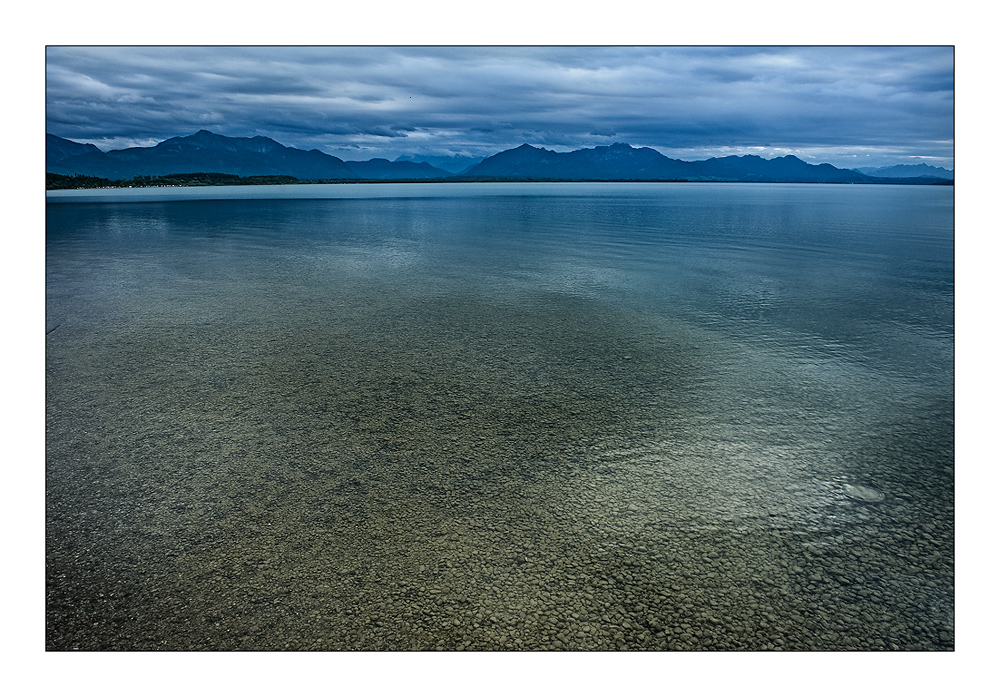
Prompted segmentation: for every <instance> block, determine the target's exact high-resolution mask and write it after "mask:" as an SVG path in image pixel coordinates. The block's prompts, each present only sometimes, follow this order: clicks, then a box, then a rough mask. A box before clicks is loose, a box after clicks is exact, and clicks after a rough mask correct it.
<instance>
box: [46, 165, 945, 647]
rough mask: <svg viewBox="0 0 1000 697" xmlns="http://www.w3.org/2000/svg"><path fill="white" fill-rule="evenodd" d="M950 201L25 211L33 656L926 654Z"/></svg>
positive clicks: (125, 200)
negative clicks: (39, 631)
mask: <svg viewBox="0 0 1000 697" xmlns="http://www.w3.org/2000/svg"><path fill="white" fill-rule="evenodd" d="M953 193H954V192H953V189H952V188H951V187H932V186H848V185H839V186H838V185H815V184H806V185H793V184H788V185H784V184H655V183H646V184H626V183H587V184H578V183H565V184H556V183H551V184H377V185H329V186H325V185H312V186H306V185H303V186H283V187H233V188H227V187H212V188H200V189H199V188H194V189H180V188H178V189H132V190H117V191H116V190H107V191H86V192H80V191H75V192H49V194H48V202H49V203H48V206H47V235H46V299H47V302H46V310H45V311H46V332H47V336H46V466H47V474H46V487H47V492H46V493H47V495H46V506H47V513H46V515H47V518H46V521H47V525H46V535H47V545H46V559H47V608H46V610H47V633H46V638H47V647H48V648H49V649H74V648H79V649H83V650H86V649H97V650H101V649H170V650H185V649H296V650H297V649H327V650H331V649H332V650H348V649H362V650H410V649H422V650H431V649H446V650H456V649H466V650H529V649H574V650H580V649H599V650H623V649H625V650H639V649H654V650H668V649H683V650H774V649H784V650H789V649H793V650H882V649H885V650H951V649H953V648H954V488H953V484H954V470H953V468H954V263H953V252H954V231H953V209H954V201H953Z"/></svg>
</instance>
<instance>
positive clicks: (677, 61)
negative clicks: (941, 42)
mask: <svg viewBox="0 0 1000 697" xmlns="http://www.w3.org/2000/svg"><path fill="white" fill-rule="evenodd" d="M953 91H954V79H953V52H952V50H951V49H950V48H933V47H931V48H922V47H876V48H853V47H847V48H834V47H815V48H802V47H799V48H780V47H779V48H767V47H733V48H726V47H673V48H671V47H665V48H664V47H642V48H632V47H525V48H521V47H510V48H500V47H482V48H448V47H430V48H380V47H335V48H322V47H314V48H309V47H286V48H241V47H214V48H213V47H170V48H166V47H164V48H153V47H146V48H119V47H114V48H74V47H66V48H59V47H53V48H50V49H48V52H47V130H48V131H50V132H53V133H55V134H57V135H60V136H63V137H67V138H72V139H74V140H80V141H86V142H94V143H96V144H97V145H98V146H100V147H102V148H105V149H108V148H110V147H125V146H128V145H132V144H143V145H146V144H151V143H153V142H157V141H159V140H162V139H164V138H167V137H170V136H175V135H186V134H189V133H193V132H194V131H196V130H198V129H200V128H206V129H209V130H212V131H215V132H218V133H222V134H224V135H231V136H250V135H257V134H260V135H266V136H269V137H272V138H274V139H275V140H278V141H279V142H282V143H285V144H287V145H292V146H295V147H299V148H305V149H310V148H319V149H321V150H324V151H326V152H330V153H332V154H335V155H348V154H349V155H350V157H351V158H353V159H357V158H358V157H359V151H360V153H361V155H360V156H367V157H389V158H390V159H392V158H394V157H395V156H396V155H399V154H401V153H403V152H406V153H415V152H419V153H425V154H462V155H489V154H492V153H495V152H497V151H499V150H502V149H505V148H509V147H514V146H517V145H520V144H521V143H522V142H525V141H527V142H530V143H532V144H535V145H541V146H545V147H549V148H553V149H557V150H568V149H573V148H579V147H592V146H594V145H602V144H607V143H610V142H613V141H623V142H629V143H631V144H633V145H636V146H650V147H654V148H657V149H658V150H660V151H661V152H663V153H664V154H667V155H670V156H673V157H681V158H684V159H697V158H701V157H710V156H712V155H719V154H730V153H737V154H742V153H746V152H758V153H760V154H764V155H766V156H772V155H781V154H786V153H793V154H797V155H798V156H800V157H803V158H804V159H807V160H811V161H828V162H833V163H834V164H837V165H839V166H862V165H877V164H882V163H883V161H885V162H888V161H892V162H899V161H905V160H906V159H907V158H929V159H928V160H927V161H928V162H930V163H931V164H942V165H944V166H951V158H952V148H953V143H952V131H953V103H954V96H953Z"/></svg>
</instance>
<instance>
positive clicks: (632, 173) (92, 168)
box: [46, 130, 951, 184]
mask: <svg viewBox="0 0 1000 697" xmlns="http://www.w3.org/2000/svg"><path fill="white" fill-rule="evenodd" d="M46 165H47V166H46V171H47V172H48V173H50V174H55V175H82V176H86V177H101V178H105V179H109V180H119V181H121V180H130V179H132V178H133V177H163V176H167V175H176V174H194V173H215V174H219V175H238V176H239V177H262V176H263V177H275V176H284V177H294V178H296V179H306V180H309V179H328V180H331V179H332V180H345V179H346V180H357V179H365V180H379V179H413V180H419V179H442V178H448V177H449V176H450V173H449V172H447V171H445V170H443V169H441V168H438V167H434V166H432V165H430V164H428V163H426V162H412V161H409V160H403V159H399V160H397V161H395V162H390V161H389V160H385V159H381V158H376V159H372V160H368V161H365V162H344V161H343V160H341V159H340V158H337V157H334V156H333V155H327V154H326V153H323V152H320V151H319V150H309V151H306V150H298V149H296V148H289V147H286V146H284V145H282V144H281V143H278V142H276V141H274V140H271V139H270V138H265V137H264V136H255V137H253V138H230V137H228V136H221V135H218V134H215V133H211V132H209V131H204V130H203V131H198V132H197V133H195V134H194V135H190V136H178V137H176V138H170V139H168V140H165V141H163V142H162V143H159V144H157V145H154V146H152V147H148V148H125V149H123V150H110V151H108V152H102V151H101V150H99V149H98V148H97V147H95V146H94V145H90V144H81V143H74V142H73V141H69V140H66V139H64V138H59V137H58V136H55V135H52V134H46ZM914 167H915V168H916V169H914ZM926 167H927V166H926V165H916V166H910V168H906V169H905V172H906V174H905V175H903V177H901V176H900V175H899V174H898V173H897V172H899V171H903V170H902V169H900V168H891V170H879V171H880V172H882V174H880V175H879V176H869V175H867V174H863V173H861V172H858V171H855V170H850V169H839V168H837V167H834V166H833V165H830V164H820V165H811V164H808V163H806V162H803V161H802V160H800V159H798V158H797V157H794V156H792V155H787V156H785V157H776V158H774V159H771V160H765V159H764V158H762V157H758V156H757V155H742V156H736V155H733V156H730V157H714V158H711V159H708V160H699V161H696V162H685V161H683V160H674V159H672V158H669V157H666V156H665V155H662V154H661V153H659V152H657V151H656V150H653V149H652V148H633V147H632V146H631V145H628V144H626V143H615V144H614V145H602V146H598V147H595V148H585V149H582V150H574V151H572V152H555V151H552V150H546V149H545V148H536V147H533V146H531V145H528V144H524V145H521V146H520V147H517V148H513V149H512V150H505V151H503V152H499V153H497V154H496V155H493V156H491V157H487V158H486V159H484V160H483V161H482V162H479V163H478V164H476V165H473V166H472V167H470V168H468V169H467V170H465V171H464V172H463V173H462V178H464V179H469V178H471V179H485V180H491V179H530V180H546V179H562V180H576V181H587V180H605V181H606V180H646V181H649V180H654V181H655V180H686V181H735V182H831V183H909V184H938V183H949V184H950V183H951V180H944V179H939V178H935V177H926V176H922V175H923V173H924V170H923V169H921V168H926ZM927 169H938V168H927ZM913 172H916V173H917V174H913Z"/></svg>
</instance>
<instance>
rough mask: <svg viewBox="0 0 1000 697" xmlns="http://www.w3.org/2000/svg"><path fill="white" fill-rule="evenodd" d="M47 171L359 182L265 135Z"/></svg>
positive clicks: (109, 156) (170, 144) (178, 144)
mask: <svg viewBox="0 0 1000 697" xmlns="http://www.w3.org/2000/svg"><path fill="white" fill-rule="evenodd" d="M95 150H96V148H95ZM48 171H50V172H53V173H54V174H85V175H89V176H95V177H106V178H108V179H127V178H131V177H135V176H145V175H149V176H161V175H164V174H181V173H187V172H219V173H222V174H237V175H240V176H259V175H287V176H292V177H296V178H299V179H354V178H357V175H356V174H355V173H354V172H353V171H352V170H351V169H350V168H349V167H348V166H347V165H345V164H344V161H343V160H341V159H340V158H337V157H334V156H333V155H327V154H326V153H322V152H320V151H319V150H309V151H305V150H298V149H296V148H288V147H285V146H284V145H282V144H281V143H278V142H276V141H274V140H271V139H270V138H265V137H264V136H255V137H253V138H229V137H227V136H220V135H217V134H215V133H211V132H210V131H204V130H202V131H198V132H197V133H195V134H194V135H190V136H179V137H177V138H170V139H168V140H165V141H163V142H162V143H159V144H157V145H154V146H153V147H150V148H126V149H124V150H110V151H108V152H106V153H102V152H100V151H99V150H98V151H97V152H96V153H95V152H93V151H91V152H87V153H82V154H79V155H75V156H72V157H68V158H66V159H63V160H61V161H59V162H57V163H53V165H52V166H50V167H49V169H48Z"/></svg>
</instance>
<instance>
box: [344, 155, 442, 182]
mask: <svg viewBox="0 0 1000 697" xmlns="http://www.w3.org/2000/svg"><path fill="white" fill-rule="evenodd" d="M344 164H346V165H347V166H348V167H350V168H351V171H352V172H354V173H355V174H357V176H359V177H361V178H362V179H438V178H441V177H450V176H452V173H451V172H446V171H445V170H443V169H438V168H437V167H432V166H431V165H429V164H428V163H426V162H409V161H400V160H397V161H395V162H389V160H384V159H382V158H379V157H376V158H375V159H373V160H366V161H364V162H357V161H354V160H347V161H346V162H345V163H344Z"/></svg>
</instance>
